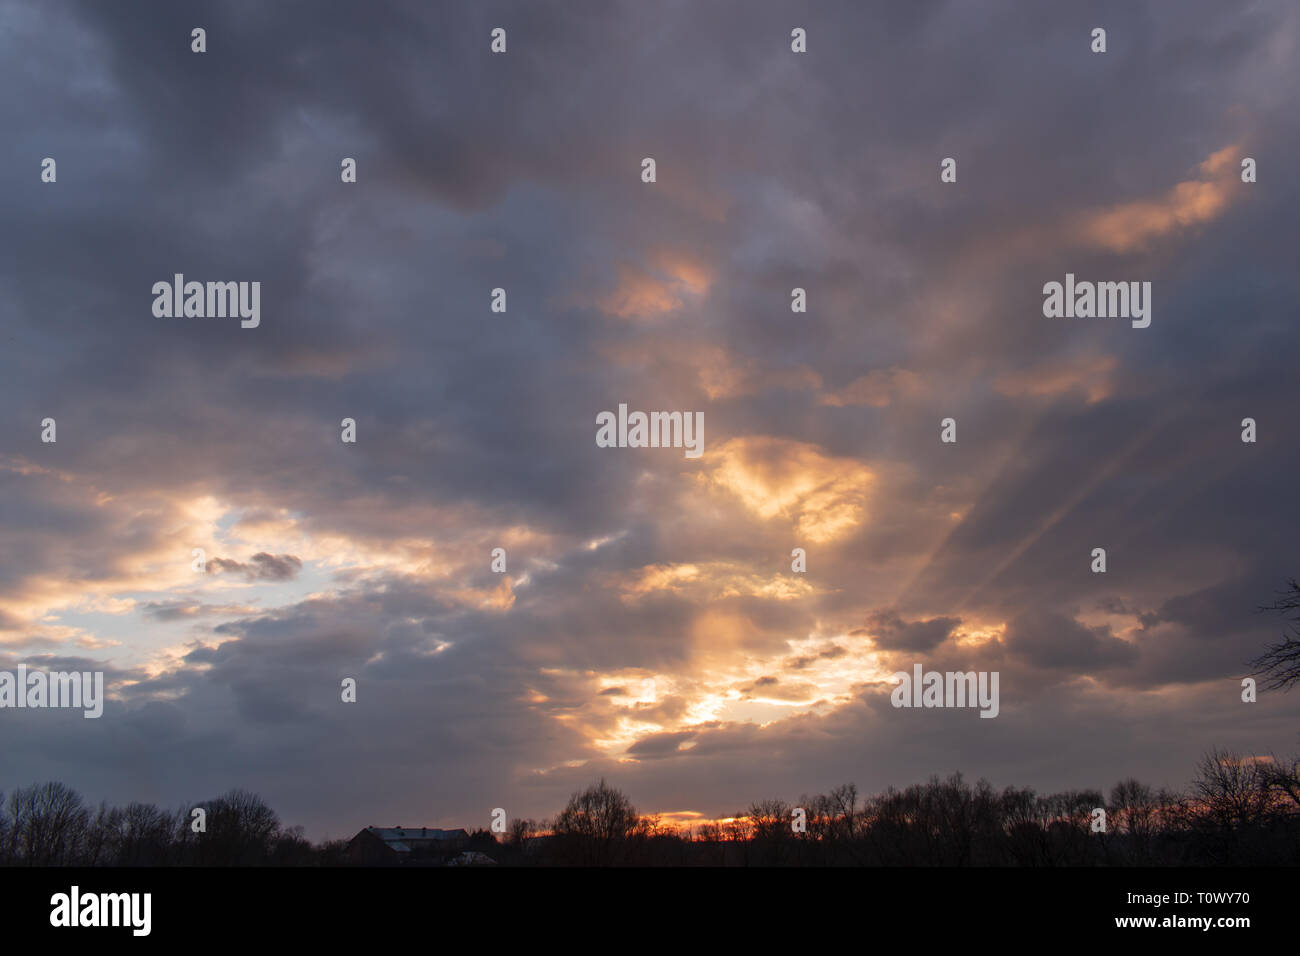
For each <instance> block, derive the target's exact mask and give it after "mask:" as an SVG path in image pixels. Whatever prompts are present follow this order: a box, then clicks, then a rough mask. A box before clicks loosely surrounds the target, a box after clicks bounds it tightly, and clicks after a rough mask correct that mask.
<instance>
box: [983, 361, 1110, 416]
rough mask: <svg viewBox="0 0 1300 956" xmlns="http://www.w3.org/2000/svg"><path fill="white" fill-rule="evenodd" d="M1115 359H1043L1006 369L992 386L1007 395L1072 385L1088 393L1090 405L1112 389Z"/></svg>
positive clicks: (1055, 390) (1056, 392) (1064, 389)
mask: <svg viewBox="0 0 1300 956" xmlns="http://www.w3.org/2000/svg"><path fill="white" fill-rule="evenodd" d="M1118 364H1119V363H1118V361H1117V360H1116V359H1115V357H1114V356H1113V355H1093V356H1083V357H1078V358H1067V359H1062V360H1057V361H1048V362H1043V363H1041V364H1039V365H1036V366H1034V367H1033V368H1028V369H1023V370H1021V371H1018V372H1008V373H1007V374H1005V375H1002V376H1001V377H999V378H998V379H997V380H996V381H995V382H994V383H993V387H994V389H996V390H997V391H998V392H999V393H1001V394H1003V395H1007V396H1018V395H1035V396H1046V395H1060V394H1063V393H1065V392H1070V391H1073V390H1075V389H1079V390H1081V391H1083V392H1084V393H1085V394H1086V395H1087V396H1088V404H1089V405H1092V404H1094V403H1096V402H1099V401H1101V400H1102V399H1104V398H1108V397H1109V396H1110V394H1111V392H1112V391H1113V390H1114V382H1113V373H1114V371H1115V367H1116V366H1117V365H1118Z"/></svg>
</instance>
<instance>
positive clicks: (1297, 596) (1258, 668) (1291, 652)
mask: <svg viewBox="0 0 1300 956" xmlns="http://www.w3.org/2000/svg"><path fill="white" fill-rule="evenodd" d="M1259 610H1261V611H1277V612H1278V613H1279V614H1283V615H1287V617H1286V620H1287V622H1288V624H1289V628H1290V630H1289V633H1284V634H1283V635H1282V640H1281V641H1279V642H1278V643H1277V644H1273V645H1270V646H1269V648H1268V650H1266V651H1265V652H1264V653H1263V654H1261V655H1259V657H1257V658H1255V659H1254V660H1253V661H1251V662H1250V664H1251V667H1253V668H1255V673H1256V674H1259V675H1260V676H1261V677H1263V678H1264V687H1265V689H1267V690H1286V689H1287V688H1290V687H1293V686H1295V684H1297V683H1300V581H1297V580H1296V579H1295V578H1291V579H1290V580H1289V581H1287V587H1286V590H1284V591H1279V592H1278V595H1277V600H1275V601H1274V602H1273V603H1272V604H1262V605H1260V607H1259Z"/></svg>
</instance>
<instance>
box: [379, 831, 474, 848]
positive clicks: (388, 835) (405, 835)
mask: <svg viewBox="0 0 1300 956" xmlns="http://www.w3.org/2000/svg"><path fill="white" fill-rule="evenodd" d="M365 832H368V833H372V834H374V835H375V836H377V837H379V839H381V840H383V841H384V843H386V844H387V845H388V846H389V847H390V848H391V849H393V850H396V851H397V852H398V853H409V852H410V850H411V844H412V843H426V842H429V841H435V840H436V841H442V840H465V839H468V838H469V834H468V833H466V832H465V830H464V828H457V829H455V830H440V829H438V828H437V827H366V830H365Z"/></svg>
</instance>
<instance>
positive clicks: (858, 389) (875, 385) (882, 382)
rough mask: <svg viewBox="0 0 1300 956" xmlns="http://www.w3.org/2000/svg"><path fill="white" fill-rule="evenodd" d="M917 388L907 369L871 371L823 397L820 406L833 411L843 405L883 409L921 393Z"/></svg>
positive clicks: (915, 377) (919, 384)
mask: <svg viewBox="0 0 1300 956" xmlns="http://www.w3.org/2000/svg"><path fill="white" fill-rule="evenodd" d="M921 387H922V382H921V377H920V376H919V375H917V374H916V373H915V372H912V371H910V370H908V369H905V368H878V369H872V370H871V371H870V372H868V373H867V374H866V375H862V376H859V377H858V378H855V379H854V380H853V381H852V382H850V383H849V384H848V385H846V386H844V387H843V388H841V389H839V390H838V391H835V392H828V393H827V394H825V395H823V396H822V404H823V405H830V406H833V407H835V408H842V407H843V406H845V405H869V406H871V407H872V408H884V407H885V406H887V405H892V404H893V403H894V402H895V401H897V400H898V399H900V398H905V397H908V398H910V397H912V396H914V395H915V394H917V393H918V392H920V391H921Z"/></svg>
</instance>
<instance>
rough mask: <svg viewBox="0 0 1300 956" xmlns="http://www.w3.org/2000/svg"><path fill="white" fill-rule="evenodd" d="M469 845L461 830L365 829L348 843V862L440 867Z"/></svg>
mask: <svg viewBox="0 0 1300 956" xmlns="http://www.w3.org/2000/svg"><path fill="white" fill-rule="evenodd" d="M468 843H469V834H468V833H466V832H465V830H463V829H456V830H439V829H437V828H436V827H400V826H398V827H366V828H365V829H364V830H362V831H361V832H360V833H358V834H357V835H356V836H354V837H353V838H352V839H351V841H349V843H348V850H347V854H348V860H349V861H350V862H352V863H358V864H361V865H362V866H393V865H400V864H407V863H416V864H428V863H441V862H444V861H445V860H446V859H447V858H448V857H451V856H455V855H456V854H458V853H460V852H461V851H462V850H463V849H465V846H466V845H467V844H468Z"/></svg>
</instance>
